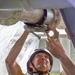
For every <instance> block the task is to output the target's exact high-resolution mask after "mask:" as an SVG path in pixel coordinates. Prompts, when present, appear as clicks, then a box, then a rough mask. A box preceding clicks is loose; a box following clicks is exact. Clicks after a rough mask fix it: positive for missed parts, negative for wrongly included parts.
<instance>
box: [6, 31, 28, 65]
mask: <svg viewBox="0 0 75 75" xmlns="http://www.w3.org/2000/svg"><path fill="white" fill-rule="evenodd" d="M28 34H29V32H27V31H25V32H24V33H23V35H22V36H21V37H20V38H19V39H18V40H17V42H16V43H15V45H14V46H13V47H12V49H11V51H10V53H9V55H8V56H7V58H6V62H7V63H9V64H10V65H12V64H13V63H14V61H15V60H16V58H17V56H18V54H19V53H20V51H21V49H22V46H23V44H24V42H25V40H26V38H27V36H28Z"/></svg>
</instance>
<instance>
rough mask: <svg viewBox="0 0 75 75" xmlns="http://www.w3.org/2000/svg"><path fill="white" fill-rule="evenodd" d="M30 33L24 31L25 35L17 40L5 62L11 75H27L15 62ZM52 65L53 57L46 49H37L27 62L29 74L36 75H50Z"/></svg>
mask: <svg viewBox="0 0 75 75" xmlns="http://www.w3.org/2000/svg"><path fill="white" fill-rule="evenodd" d="M29 33H30V32H29V31H24V33H23V35H22V36H21V37H20V38H19V39H18V40H17V42H16V43H15V45H14V46H13V47H12V49H11V51H10V52H9V54H8V56H7V58H6V60H5V63H6V67H7V70H8V74H9V75H25V74H24V73H23V72H22V70H21V68H20V66H19V65H18V63H17V62H16V61H15V60H16V58H17V56H18V54H19V53H20V51H21V49H22V46H23V44H24V42H25V40H26V38H27V37H28V35H29ZM52 64H53V59H52V56H51V55H50V53H49V52H48V51H47V50H46V49H35V52H34V53H33V54H32V55H31V57H30V59H29V60H28V62H27V71H28V73H29V74H34V75H35V74H37V75H43V74H45V75H48V74H49V73H50V71H51V69H52Z"/></svg>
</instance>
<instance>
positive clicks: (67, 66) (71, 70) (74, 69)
mask: <svg viewBox="0 0 75 75" xmlns="http://www.w3.org/2000/svg"><path fill="white" fill-rule="evenodd" d="M60 61H61V63H62V66H63V69H64V71H65V72H66V73H67V74H69V75H74V74H75V66H74V64H73V63H72V62H71V60H70V59H69V58H68V56H67V55H66V54H64V55H63V56H62V57H61V58H60Z"/></svg>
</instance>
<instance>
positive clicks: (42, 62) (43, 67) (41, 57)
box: [32, 53, 51, 71]
mask: <svg viewBox="0 0 75 75" xmlns="http://www.w3.org/2000/svg"><path fill="white" fill-rule="evenodd" d="M32 62H33V64H34V66H35V67H36V68H37V69H38V70H40V71H47V70H50V69H51V65H50V60H49V56H48V55H47V54H45V53H38V54H36V55H35V57H34V59H33V61H32ZM34 70H35V68H34Z"/></svg>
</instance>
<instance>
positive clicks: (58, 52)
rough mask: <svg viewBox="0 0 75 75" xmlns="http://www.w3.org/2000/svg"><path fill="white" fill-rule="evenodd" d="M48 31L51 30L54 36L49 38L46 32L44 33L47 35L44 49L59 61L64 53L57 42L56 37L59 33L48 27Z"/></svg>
mask: <svg viewBox="0 0 75 75" xmlns="http://www.w3.org/2000/svg"><path fill="white" fill-rule="evenodd" d="M49 28H50V30H53V32H54V36H52V37H50V36H49V34H48V32H46V35H47V40H46V48H47V49H48V50H49V51H50V52H51V53H52V54H53V55H54V56H55V57H56V58H58V59H60V58H61V57H62V56H63V55H64V53H65V51H64V49H63V47H62V45H61V43H60V42H59V40H58V36H59V33H58V32H57V30H56V29H55V28H54V27H52V26H49Z"/></svg>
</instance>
